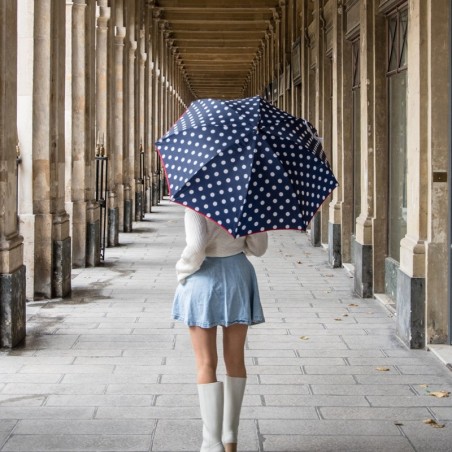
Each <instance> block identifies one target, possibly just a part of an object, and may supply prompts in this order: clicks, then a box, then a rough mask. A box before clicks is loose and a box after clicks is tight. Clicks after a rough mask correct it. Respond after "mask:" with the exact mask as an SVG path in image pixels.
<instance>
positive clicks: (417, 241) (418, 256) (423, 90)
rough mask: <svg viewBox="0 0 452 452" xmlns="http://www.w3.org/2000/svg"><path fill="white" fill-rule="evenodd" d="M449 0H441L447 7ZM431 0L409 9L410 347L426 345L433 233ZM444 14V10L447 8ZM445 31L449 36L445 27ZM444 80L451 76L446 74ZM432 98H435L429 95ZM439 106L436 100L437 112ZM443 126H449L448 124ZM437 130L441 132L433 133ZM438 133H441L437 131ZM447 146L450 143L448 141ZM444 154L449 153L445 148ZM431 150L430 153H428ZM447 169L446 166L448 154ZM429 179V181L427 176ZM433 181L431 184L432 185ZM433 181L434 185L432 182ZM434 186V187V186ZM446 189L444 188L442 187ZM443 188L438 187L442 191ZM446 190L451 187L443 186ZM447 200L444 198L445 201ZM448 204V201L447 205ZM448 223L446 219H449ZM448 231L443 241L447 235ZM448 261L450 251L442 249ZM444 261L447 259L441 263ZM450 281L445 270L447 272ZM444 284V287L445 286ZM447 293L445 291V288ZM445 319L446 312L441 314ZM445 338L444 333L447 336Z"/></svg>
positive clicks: (406, 242)
mask: <svg viewBox="0 0 452 452" xmlns="http://www.w3.org/2000/svg"><path fill="white" fill-rule="evenodd" d="M447 3H448V2H441V5H442V6H443V7H446V8H447V6H448V4H447ZM437 7H438V5H437V4H436V3H435V6H432V2H431V1H421V0H411V1H410V2H409V8H408V14H409V16H408V23H409V27H408V55H407V57H408V76H407V78H408V80H407V112H409V114H407V130H409V131H410V132H409V133H408V134H407V149H408V150H409V153H408V158H407V180H408V181H409V182H408V188H407V232H406V235H405V237H404V238H403V239H402V240H401V242H400V268H399V270H398V275H397V334H398V336H399V337H400V339H402V341H403V342H404V343H405V344H407V345H408V346H409V347H411V348H422V347H424V346H425V330H426V325H425V275H426V240H427V236H428V230H429V226H430V225H429V221H428V220H429V218H428V212H429V210H430V209H431V206H429V204H430V202H431V199H429V192H430V190H431V188H430V187H429V185H430V184H431V179H430V177H431V176H430V174H429V173H430V168H429V154H430V153H431V147H430V146H431V143H429V141H430V139H432V140H434V141H436V137H432V138H430V137H431V135H430V134H431V133H432V131H431V127H432V124H433V123H432V122H431V119H432V118H431V112H430V111H429V110H430V108H431V107H430V105H429V100H430V99H429V88H430V87H429V83H430V80H431V78H430V77H431V75H432V72H431V68H429V67H427V66H426V65H427V64H431V63H432V61H431V59H430V52H432V51H433V52H435V53H437V52H438V50H439V49H437V48H435V49H434V50H433V49H430V48H429V44H430V42H431V41H430V39H431V37H430V36H429V34H430V33H432V34H433V33H435V34H436V33H437V31H436V30H434V31H433V29H432V28H430V24H429V20H431V19H429V18H430V17H431V14H432V12H433V10H434V9H436V8H437ZM442 14H443V15H445V14H444V10H443V13H442ZM443 30H444V31H445V33H447V26H446V27H444V24H443ZM443 40H444V43H443V48H444V47H445V48H447V37H446V35H445V36H443ZM444 81H447V77H446V76H444ZM446 83H447V82H446ZM430 95H431V94H430ZM437 105H441V101H440V100H439V99H436V100H434V106H433V108H437ZM442 107H443V114H444V116H446V115H447V107H445V103H443V105H442ZM443 124H444V126H445V127H446V128H447V127H448V126H450V123H448V121H447V120H444V121H443ZM434 130H438V129H436V127H435V129H434ZM438 133H439V134H441V132H440V131H439V130H438ZM443 145H446V140H445V138H444V140H443ZM444 150H445V149H444ZM429 151H430V152H429ZM443 160H444V162H443V165H444V166H443V167H444V169H445V168H446V153H444V158H443ZM429 176H430V177H429ZM429 179H430V181H429ZM429 182H430V184H429ZM432 185H433V184H432ZM444 185H446V184H444ZM438 188H439V187H438ZM443 189H446V190H447V187H443ZM445 201H446V200H445ZM446 205H447V203H446V202H445V203H444V206H446ZM446 221H447V220H446ZM446 231H447V229H445V230H444V233H443V234H444V237H445V236H446V234H447V232H446ZM432 245H433V248H434V244H432ZM442 254H443V256H444V258H445V259H446V256H447V252H444V251H443V253H442ZM443 262H445V261H443ZM443 275H444V277H446V272H443ZM444 286H445V284H444ZM444 290H445V289H444ZM443 315H444V314H443ZM443 334H444V333H443Z"/></svg>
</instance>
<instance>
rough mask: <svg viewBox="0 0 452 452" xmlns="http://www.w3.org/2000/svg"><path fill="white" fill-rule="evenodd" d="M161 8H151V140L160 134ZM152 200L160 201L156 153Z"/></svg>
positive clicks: (158, 161) (158, 165) (156, 138)
mask: <svg viewBox="0 0 452 452" xmlns="http://www.w3.org/2000/svg"><path fill="white" fill-rule="evenodd" d="M160 15H161V10H160V9H157V8H154V9H153V23H152V35H151V39H152V54H153V85H152V94H153V102H152V135H153V142H155V141H157V140H158V139H159V138H160V137H161V135H160V130H159V111H160V109H159V106H160V101H161V98H160V89H159V88H160V81H159V79H160V39H159V38H160V33H159V21H160ZM152 177H153V178H152V202H153V205H158V203H159V201H160V191H159V187H160V158H159V156H158V154H157V153H155V154H154V164H153V175H152Z"/></svg>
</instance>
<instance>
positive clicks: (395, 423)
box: [394, 421, 403, 425]
mask: <svg viewBox="0 0 452 452" xmlns="http://www.w3.org/2000/svg"><path fill="white" fill-rule="evenodd" d="M394 425H403V424H402V422H399V421H395V422H394Z"/></svg>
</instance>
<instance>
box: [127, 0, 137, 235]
mask: <svg viewBox="0 0 452 452" xmlns="http://www.w3.org/2000/svg"><path fill="white" fill-rule="evenodd" d="M126 11H127V30H126V33H127V35H126V38H127V41H128V62H127V121H126V123H127V130H128V134H127V137H126V151H127V152H125V153H124V174H125V175H126V178H125V185H124V232H131V231H132V221H133V218H134V207H135V206H134V202H133V196H134V194H135V145H136V143H135V52H136V49H137V42H136V40H135V2H127V10H126Z"/></svg>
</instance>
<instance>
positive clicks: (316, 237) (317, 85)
mask: <svg viewBox="0 0 452 452" xmlns="http://www.w3.org/2000/svg"><path fill="white" fill-rule="evenodd" d="M313 16H314V19H313V22H312V23H311V24H312V25H311V27H312V30H313V33H314V36H313V42H314V45H313V46H312V47H311V57H312V60H313V61H314V66H315V67H314V84H313V88H314V91H315V96H314V109H313V110H314V111H313V112H314V117H313V118H311V119H310V120H311V121H312V123H313V125H314V127H315V128H316V129H317V131H318V133H319V136H320V137H323V96H324V92H323V86H322V85H323V83H322V82H323V64H322V62H323V31H322V29H321V26H320V10H319V2H317V4H316V6H315V7H314V12H313ZM312 94H313V93H311V95H312ZM322 210H323V209H322V208H321V209H319V210H318V211H317V213H316V215H315V216H314V218H313V219H312V221H311V224H310V228H311V244H312V245H313V246H321V245H322V232H323V231H322V226H323V222H324V221H323V215H322Z"/></svg>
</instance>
